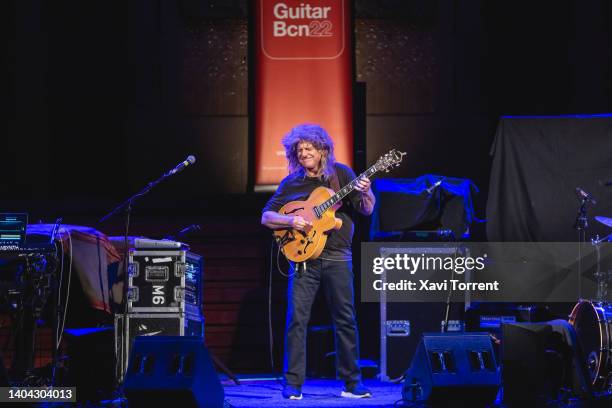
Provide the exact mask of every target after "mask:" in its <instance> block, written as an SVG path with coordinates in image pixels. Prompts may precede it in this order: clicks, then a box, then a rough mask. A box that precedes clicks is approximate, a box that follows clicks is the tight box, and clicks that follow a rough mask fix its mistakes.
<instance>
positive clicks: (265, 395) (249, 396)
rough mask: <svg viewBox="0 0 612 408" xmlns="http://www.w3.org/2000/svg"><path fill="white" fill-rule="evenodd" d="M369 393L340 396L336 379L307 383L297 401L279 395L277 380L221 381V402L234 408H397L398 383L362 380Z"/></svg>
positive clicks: (399, 385) (400, 390)
mask: <svg viewBox="0 0 612 408" xmlns="http://www.w3.org/2000/svg"><path fill="white" fill-rule="evenodd" d="M364 384H365V385H366V386H367V387H368V388H369V389H370V390H371V391H372V394H373V396H372V398H362V399H359V400H355V399H351V398H342V397H340V392H341V391H342V387H343V382H342V381H338V380H318V379H317V380H308V381H306V383H305V384H304V386H303V387H302V395H303V398H302V399H301V400H299V401H293V400H286V399H284V398H283V396H282V395H281V391H282V389H283V387H282V385H281V383H280V379H279V381H276V380H274V379H265V380H255V381H254V380H241V381H240V385H235V384H234V383H233V382H231V381H229V382H228V381H223V385H224V388H225V399H226V401H227V402H228V403H229V404H231V406H232V407H235V408H246V407H267V408H271V407H300V408H305V407H308V408H309V407H354V406H356V405H359V406H360V407H394V406H398V405H399V406H401V402H398V403H397V405H394V404H395V403H396V402H397V401H399V400H401V399H402V386H401V384H392V383H388V382H380V381H376V380H365V381H364Z"/></svg>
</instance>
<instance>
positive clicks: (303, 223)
mask: <svg viewBox="0 0 612 408" xmlns="http://www.w3.org/2000/svg"><path fill="white" fill-rule="evenodd" d="M310 227H312V223H311V222H309V221H307V220H306V219H304V218H303V217H301V216H299V215H296V216H295V217H293V219H292V220H291V228H293V229H296V230H298V231H304V232H305V231H307V230H309V229H310Z"/></svg>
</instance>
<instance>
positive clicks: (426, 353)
mask: <svg viewBox="0 0 612 408" xmlns="http://www.w3.org/2000/svg"><path fill="white" fill-rule="evenodd" d="M499 386H500V376H499V369H498V366H497V361H496V359H495V353H494V351H493V346H492V344H491V338H490V337H489V335H488V334H484V333H426V334H424V335H423V338H422V340H421V342H420V343H419V345H418V347H417V351H416V353H415V355H414V358H413V360H412V363H411V364H410V368H409V369H408V371H407V373H406V377H405V380H404V386H403V389H402V397H403V399H404V401H405V402H408V403H414V402H427V404H428V405H430V406H448V404H449V403H451V402H452V404H453V406H466V407H467V406H469V407H477V406H485V405H487V404H491V403H493V402H494V401H495V398H496V396H497V392H498V389H499Z"/></svg>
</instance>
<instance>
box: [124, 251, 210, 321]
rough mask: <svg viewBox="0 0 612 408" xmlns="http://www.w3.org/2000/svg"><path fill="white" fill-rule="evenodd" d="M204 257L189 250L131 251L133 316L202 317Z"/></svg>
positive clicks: (130, 277)
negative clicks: (177, 314) (179, 314)
mask: <svg viewBox="0 0 612 408" xmlns="http://www.w3.org/2000/svg"><path fill="white" fill-rule="evenodd" d="M202 271H203V258H202V257H201V256H199V255H196V254H194V253H192V252H188V251H185V250H163V249H156V250H139V249H133V250H130V254H129V265H128V273H129V291H128V312H129V313H187V314H190V315H199V314H200V308H201V305H202Z"/></svg>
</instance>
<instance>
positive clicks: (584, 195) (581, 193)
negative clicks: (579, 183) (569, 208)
mask: <svg viewBox="0 0 612 408" xmlns="http://www.w3.org/2000/svg"><path fill="white" fill-rule="evenodd" d="M576 195H577V196H578V198H580V199H581V200H584V201H590V202H591V203H592V204H597V201H595V200H594V199H593V197H591V195H590V194H589V193H587V192H586V191H584V190H583V189H581V188H580V187H576Z"/></svg>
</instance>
